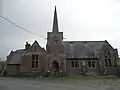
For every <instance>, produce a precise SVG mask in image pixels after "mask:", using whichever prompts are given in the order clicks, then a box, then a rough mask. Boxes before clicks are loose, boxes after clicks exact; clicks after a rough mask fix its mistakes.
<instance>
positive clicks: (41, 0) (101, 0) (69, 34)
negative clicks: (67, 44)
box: [0, 0, 120, 58]
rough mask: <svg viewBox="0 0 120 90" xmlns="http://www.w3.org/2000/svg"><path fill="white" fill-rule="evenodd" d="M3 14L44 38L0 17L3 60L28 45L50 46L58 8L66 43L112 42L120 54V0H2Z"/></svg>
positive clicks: (1, 54) (60, 26) (0, 52)
mask: <svg viewBox="0 0 120 90" xmlns="http://www.w3.org/2000/svg"><path fill="white" fill-rule="evenodd" d="M0 3H1V5H2V6H1V5H0V6H1V7H2V8H1V9H0V10H1V11H0V14H1V15H2V16H4V17H6V18H8V19H9V20H11V21H13V22H15V23H16V24H18V25H20V26H22V27H24V28H25V29H28V30H30V31H32V32H34V33H37V34H39V35H40V37H38V36H35V35H33V34H30V33H27V32H25V31H23V30H21V29H19V28H18V27H16V26H14V25H12V24H10V23H9V22H7V21H5V20H4V19H1V18H0V57H2V58H5V57H6V56H7V55H8V54H9V52H10V51H11V50H16V49H21V48H24V45H25V42H26V41H28V42H29V43H31V44H32V43H33V42H34V40H37V41H38V42H39V43H40V45H41V46H42V47H45V44H46V40H45V38H46V33H47V32H48V31H51V30H52V22H53V13H54V6H55V5H56V6H57V13H58V22H59V28H60V31H63V32H64V38H66V39H65V40H77V41H80V40H82V41H86V40H87V41H89V40H93V41H99V40H100V41H101V40H108V42H109V43H110V44H111V45H112V46H113V47H114V48H118V51H119V53H120V0H1V2H0Z"/></svg>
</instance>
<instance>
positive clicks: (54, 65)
mask: <svg viewBox="0 0 120 90" xmlns="http://www.w3.org/2000/svg"><path fill="white" fill-rule="evenodd" d="M52 75H53V76H58V75H59V63H58V62H57V61H53V63H52Z"/></svg>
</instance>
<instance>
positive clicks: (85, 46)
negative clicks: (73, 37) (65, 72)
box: [63, 41, 105, 58]
mask: <svg viewBox="0 0 120 90" xmlns="http://www.w3.org/2000/svg"><path fill="white" fill-rule="evenodd" d="M104 43H105V41H64V42H63V44H64V50H65V54H66V55H67V57H68V58H93V57H97V56H98V54H99V52H100V50H101V47H102V46H103V44H104Z"/></svg>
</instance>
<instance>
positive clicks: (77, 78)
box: [49, 76, 120, 81]
mask: <svg viewBox="0 0 120 90" xmlns="http://www.w3.org/2000/svg"><path fill="white" fill-rule="evenodd" d="M49 79H51V80H64V81H69V80H74V81H76V80H120V77H116V76H66V77H62V79H61V78H60V77H50V78H49Z"/></svg>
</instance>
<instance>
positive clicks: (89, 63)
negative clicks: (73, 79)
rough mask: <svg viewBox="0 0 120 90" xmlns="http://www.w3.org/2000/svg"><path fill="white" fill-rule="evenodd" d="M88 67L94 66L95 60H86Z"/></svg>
mask: <svg viewBox="0 0 120 90" xmlns="http://www.w3.org/2000/svg"><path fill="white" fill-rule="evenodd" d="M87 66H88V68H96V62H95V61H91V60H90V61H88V62H87Z"/></svg>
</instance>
